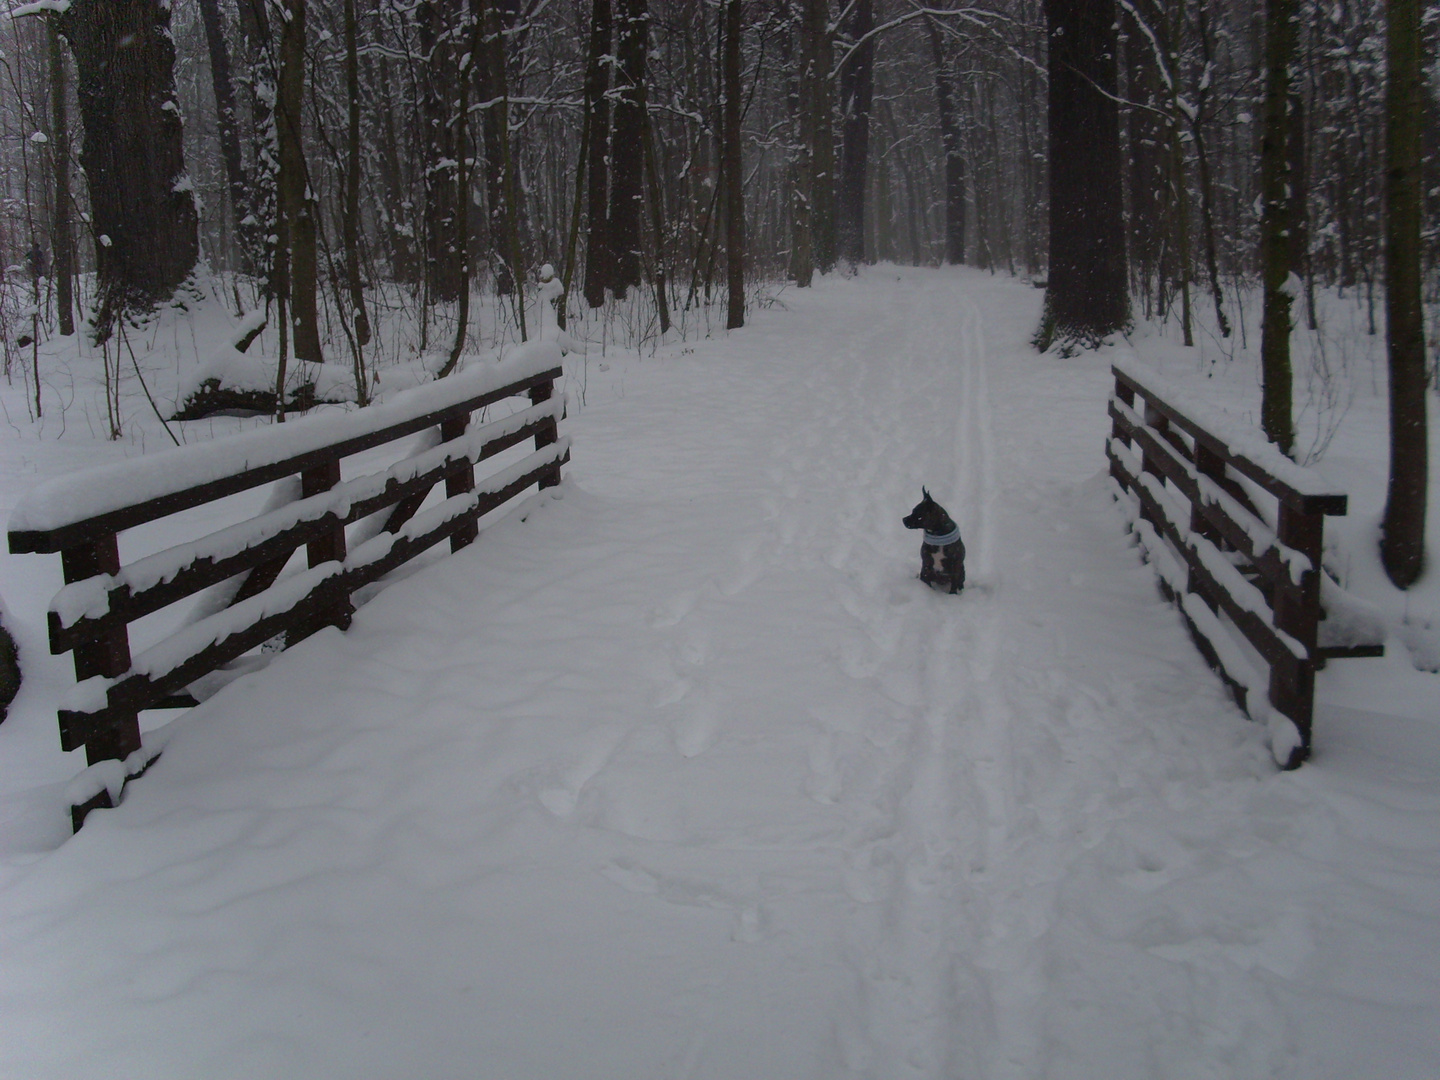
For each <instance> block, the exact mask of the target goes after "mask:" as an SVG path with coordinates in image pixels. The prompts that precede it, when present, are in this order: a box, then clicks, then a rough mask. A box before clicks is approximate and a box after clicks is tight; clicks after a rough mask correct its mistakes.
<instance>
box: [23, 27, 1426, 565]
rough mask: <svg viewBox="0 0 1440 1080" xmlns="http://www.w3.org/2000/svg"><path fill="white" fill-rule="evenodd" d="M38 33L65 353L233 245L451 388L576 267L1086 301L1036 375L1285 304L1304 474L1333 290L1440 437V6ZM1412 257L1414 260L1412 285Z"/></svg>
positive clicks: (670, 291)
mask: <svg viewBox="0 0 1440 1080" xmlns="http://www.w3.org/2000/svg"><path fill="white" fill-rule="evenodd" d="M10 7H11V8H12V9H13V10H14V11H15V12H16V17H13V18H11V19H9V20H6V21H5V24H4V25H3V26H0V36H3V41H4V45H3V60H0V68H3V70H0V78H3V81H4V92H3V96H0V163H3V176H4V181H3V188H0V257H3V259H4V262H5V264H6V265H16V266H18V265H20V264H21V263H22V262H23V260H24V258H25V255H26V253H27V252H31V251H33V250H34V249H35V248H36V247H37V246H38V247H39V248H40V249H43V251H42V255H43V264H44V275H43V276H44V277H45V279H46V281H47V282H49V283H50V288H49V289H48V291H47V292H46V303H47V305H48V306H47V310H48V311H53V312H54V316H53V318H54V320H55V324H56V326H57V329H58V330H59V332H62V333H68V332H72V331H73V328H74V317H75V315H76V314H77V313H78V312H79V304H80V303H81V296H80V294H79V293H78V292H77V291H76V290H75V288H74V283H75V281H76V280H77V279H78V275H80V274H82V273H88V272H90V271H94V272H95V274H96V278H95V281H96V287H95V289H94V290H93V291H92V292H91V293H90V294H89V296H90V297H91V299H90V300H89V301H88V302H89V303H90V304H91V309H90V310H88V311H87V312H85V315H86V317H87V318H88V319H89V320H90V323H91V325H92V326H93V327H94V328H95V330H96V332H98V333H100V334H103V333H105V331H106V329H107V327H108V326H109V325H110V324H111V322H112V321H113V319H114V318H116V317H118V316H120V315H122V314H123V313H126V312H130V311H136V310H144V309H145V308H146V307H147V306H150V305H153V304H154V303H156V302H158V301H160V300H162V299H164V298H165V297H166V296H168V295H169V294H171V293H172V292H173V291H174V290H175V289H176V288H177V287H180V286H182V285H183V284H184V282H185V280H186V278H187V276H188V275H189V274H190V273H191V271H192V269H193V267H194V265H195V262H196V259H197V257H198V256H199V255H200V254H201V253H203V255H204V257H205V258H206V259H207V260H208V262H209V264H210V266H211V267H212V268H215V269H222V270H230V271H236V272H239V273H240V274H242V275H244V276H245V279H246V280H248V281H250V282H253V283H254V288H255V289H256V290H257V297H258V298H259V301H260V302H263V303H264V304H266V305H267V306H268V307H269V308H270V309H271V311H272V313H273V316H274V318H275V319H276V325H277V328H278V329H279V331H280V334H281V341H282V346H281V348H282V356H284V355H287V354H288V355H292V356H294V357H296V358H299V359H304V360H315V361H325V360H332V361H335V360H343V361H351V362H354V363H355V364H356V365H357V369H358V368H359V367H360V366H361V365H362V363H363V357H364V353H365V350H366V348H367V345H368V344H369V342H370V334H371V324H372V322H373V314H374V313H373V312H370V311H367V304H370V303H372V302H373V301H372V300H371V299H370V297H372V295H373V287H374V286H375V285H376V284H377V283H380V282H384V283H387V284H390V285H399V286H403V287H404V288H405V289H406V290H408V294H409V295H410V296H412V297H413V298H414V301H415V303H416V304H417V305H418V306H419V307H420V308H421V309H422V310H424V311H426V312H435V313H437V314H436V315H435V317H434V318H427V319H422V322H421V326H422V337H424V336H428V335H430V334H432V333H433V334H436V335H439V334H440V333H441V328H442V326H443V327H444V330H445V340H443V341H428V340H427V341H422V347H427V348H432V349H433V348H444V349H446V350H448V351H449V353H450V354H451V363H452V364H453V363H454V360H455V358H457V357H458V356H459V354H460V351H461V350H462V348H463V346H464V343H465V341H466V336H467V333H468V332H469V331H470V329H471V327H470V319H469V310H470V309H469V305H470V302H471V296H472V293H476V292H477V291H478V292H480V293H488V294H490V295H493V296H498V297H501V298H508V300H509V304H510V311H511V312H512V314H513V319H514V321H515V323H516V324H517V330H518V332H519V333H520V334H521V335H523V334H524V333H526V331H527V328H526V327H525V326H524V320H525V308H524V304H523V302H521V300H522V299H523V297H522V296H520V295H518V294H520V293H523V289H524V285H525V282H526V281H527V280H529V279H531V278H533V276H534V273H535V271H536V269H537V268H538V267H539V266H540V265H541V264H543V263H551V264H553V265H554V266H556V267H558V268H559V273H560V276H561V277H562V279H563V281H564V282H565V284H566V286H567V289H568V290H569V291H570V292H571V293H572V294H573V295H575V296H576V297H577V299H578V298H583V302H584V303H585V304H587V305H589V306H590V307H592V308H598V307H602V306H604V305H606V304H608V303H611V302H613V301H615V300H619V299H624V298H628V297H631V295H632V294H635V293H638V294H640V295H641V296H642V297H645V298H646V300H645V303H646V304H647V305H648V307H649V308H650V309H651V310H653V317H654V319H655V320H656V322H657V324H658V327H659V328H660V329H663V328H665V327H667V326H668V325H669V322H670V319H671V316H672V313H673V312H675V311H677V310H683V309H686V308H688V307H690V306H692V305H694V304H696V303H697V302H698V301H700V300H705V299H708V298H709V297H710V296H711V295H712V294H718V293H720V292H721V291H722V290H723V291H724V292H725V293H726V295H727V299H728V304H727V322H728V324H729V325H731V326H737V325H740V324H741V323H742V322H743V320H744V317H745V304H746V299H745V283H746V281H755V280H760V279H772V280H774V279H784V278H788V279H790V280H792V281H793V282H795V284H797V285H799V286H802V287H803V286H806V285H809V284H810V283H811V282H812V281H813V279H814V275H815V274H817V273H819V274H826V273H831V272H836V271H839V272H846V271H848V270H849V269H850V268H852V267H855V266H858V265H861V264H865V263H871V262H876V261H885V260H894V261H898V262H904V263H915V264H937V263H942V262H945V263H968V264H971V265H973V266H977V267H981V268H984V269H988V270H991V271H1003V272H1007V273H1016V274H1026V275H1031V276H1034V277H1037V278H1044V277H1047V276H1048V285H1049V288H1048V290H1047V297H1046V305H1045V315H1044V319H1043V322H1042V325H1041V327H1040V328H1039V331H1038V333H1037V344H1039V345H1042V346H1044V347H1060V348H1061V349H1062V350H1063V349H1071V348H1078V347H1084V346H1086V345H1089V344H1093V343H1094V342H1095V341H1098V340H1101V339H1103V338H1104V337H1105V335H1106V334H1108V333H1110V332H1113V331H1114V330H1116V329H1119V328H1122V327H1124V326H1125V325H1126V324H1127V323H1128V322H1129V320H1130V319H1131V318H1132V313H1133V315H1139V316H1142V317H1145V318H1153V317H1159V316H1165V317H1169V318H1173V319H1174V320H1176V322H1177V323H1178V324H1179V326H1180V328H1181V332H1182V334H1183V335H1184V338H1185V340H1186V342H1187V343H1188V342H1190V341H1192V340H1193V337H1194V334H1195V332H1196V331H1195V318H1196V313H1197V312H1198V311H1201V310H1203V311H1204V312H1205V313H1206V316H1207V320H1208V322H1209V324H1210V325H1212V326H1213V327H1214V328H1215V331H1216V332H1217V333H1218V334H1220V335H1221V336H1229V335H1231V334H1233V333H1235V332H1237V329H1238V328H1240V327H1241V325H1242V324H1241V319H1240V318H1239V314H1240V305H1241V304H1242V303H1244V302H1245V301H1246V299H1247V293H1246V289H1247V287H1253V286H1255V285H1259V286H1261V288H1262V294H1263V306H1264V313H1265V314H1264V327H1265V329H1264V333H1263V342H1262V346H1263V356H1264V365H1265V380H1266V404H1265V410H1264V416H1263V420H1264V426H1265V429H1266V432H1267V434H1269V435H1270V437H1271V438H1272V439H1274V440H1275V441H1276V442H1277V443H1278V444H1279V445H1280V446H1281V447H1282V448H1285V449H1287V450H1288V449H1289V448H1290V442H1291V440H1292V438H1293V435H1292V432H1291V423H1292V421H1291V404H1290V401H1289V389H1288V381H1287V380H1288V377H1289V376H1288V371H1289V359H1288V342H1289V338H1290V334H1291V330H1292V328H1293V326H1294V325H1295V324H1296V323H1297V322H1299V321H1300V320H1305V321H1308V322H1310V323H1311V324H1312V325H1313V323H1314V320H1315V319H1316V305H1315V291H1316V289H1317V288H1321V287H1324V288H1335V289H1340V290H1343V291H1344V292H1345V293H1347V294H1349V295H1358V296H1359V298H1360V299H1361V302H1362V303H1363V304H1364V305H1365V308H1366V310H1367V311H1368V312H1369V314H1370V318H1371V319H1372V321H1373V325H1376V326H1378V321H1379V320H1378V312H1380V311H1384V310H1387V308H1386V305H1387V304H1388V305H1389V308H1388V310H1389V314H1390V320H1389V321H1390V323H1391V324H1394V325H1401V324H1404V325H1409V324H1410V323H1414V325H1415V326H1417V327H1420V329H1418V330H1415V331H1413V332H1412V331H1410V330H1404V328H1403V326H1402V337H1403V336H1404V335H1406V334H1408V335H1409V337H1408V338H1406V340H1405V341H1402V342H1401V343H1400V345H1399V348H1400V351H1401V352H1402V353H1406V354H1407V355H1410V356H1411V357H1416V356H1418V359H1412V360H1411V361H1408V363H1409V364H1410V366H1409V367H1407V368H1404V369H1403V371H1402V374H1401V377H1400V381H1399V385H1400V386H1401V388H1402V391H1403V392H1404V393H1406V394H1408V395H1409V396H1410V399H1412V404H1411V407H1410V412H1408V413H1406V412H1404V410H1403V409H1402V413H1401V414H1400V418H1399V419H1398V420H1397V425H1398V428H1399V429H1406V430H1408V428H1407V425H1408V427H1409V428H1413V427H1414V423H1415V421H1414V413H1415V410H1414V405H1413V401H1414V400H1419V402H1420V416H1421V422H1422V428H1423V412H1424V409H1423V397H1424V392H1425V391H1424V387H1425V385H1426V384H1427V383H1429V384H1431V385H1433V384H1434V383H1435V379H1436V375H1435V369H1434V367H1433V364H1432V366H1430V367H1428V368H1427V366H1426V360H1425V342H1424V335H1423V325H1422V324H1423V308H1422V306H1421V305H1422V300H1424V301H1428V302H1430V303H1431V304H1434V303H1435V302H1437V300H1440V228H1437V222H1440V215H1437V210H1440V111H1437V106H1436V91H1437V78H1440V75H1437V68H1436V42H1437V37H1440V18H1437V15H1436V10H1435V9H1434V7H1433V5H1432V6H1430V7H1429V8H1428V9H1426V10H1422V7H1421V5H1420V3H1419V2H1418V0H1263V2H1260V0H976V2H973V3H971V2H966V0H843V2H842V0H173V2H168V3H167V2H163V0H66V2H56V0H40V2H39V3H31V4H19V3H17V2H16V0H10ZM1402 39H1403V40H1402ZM1397 40H1399V46H1398V51H1397ZM1397 57H1400V58H1401V59H1400V60H1397V59H1396V58H1397ZM1407 58H1408V59H1407ZM1406 65H1409V66H1406ZM1407 72H1411V74H1406V73H1407ZM1402 84H1403V85H1402ZM76 132H78V133H79V138H78V139H77V138H75V133H76ZM1387 133H1388V134H1389V136H1391V138H1390V141H1389V142H1388V143H1387ZM1397 143H1400V144H1404V146H1403V147H1402V149H1401V151H1399V152H1400V153H1401V156H1402V158H1403V161H1401V159H1399V158H1394V157H1392V156H1389V155H1393V154H1395V153H1396V152H1397V151H1396V147H1395V144H1397ZM1407 148H1408V149H1407ZM1405 155H1408V156H1405ZM1397 162H1398V164H1397ZM1406 162H1408V163H1409V164H1405V163H1406ZM1397 170H1398V172H1397ZM1407 170H1408V171H1407ZM1396 176H1403V177H1405V178H1406V179H1405V181H1404V183H1403V184H1400V185H1399V186H1394V185H1395V177H1396ZM1392 211H1393V212H1392ZM1406 215H1408V216H1406ZM1397 222H1399V224H1398V225H1397ZM1407 238H1412V239H1407ZM1407 245H1408V246H1407ZM1387 253H1389V256H1387ZM1391 256H1393V257H1396V258H1398V259H1400V260H1401V261H1403V262H1405V265H1407V266H1409V265H1413V266H1414V268H1415V269H1414V272H1413V274H1411V276H1410V277H1409V278H1407V277H1405V276H1404V274H1403V273H1402V274H1401V278H1400V279H1399V280H1400V282H1401V287H1400V288H1396V289H1390V290H1387V288H1386V284H1387V282H1390V281H1392V280H1395V278H1394V273H1395V271H1394V269H1393V266H1394V265H1399V263H1395V264H1393V265H1392V264H1389V263H1387V257H1391ZM1387 266H1388V267H1390V269H1387ZM36 276H37V278H38V276H39V275H36ZM1412 279H1413V283H1412ZM1412 295H1413V300H1412V299H1411V297H1412ZM1397 302H1398V303H1399V305H1400V306H1399V307H1398V308H1397V307H1396V304H1397ZM1397 311H1398V312H1399V315H1398V316H1397V314H1396V312H1397ZM442 313H443V314H442ZM1397 320H1398V322H1397ZM1406 320H1409V322H1406ZM322 323H323V324H324V325H323V326H322ZM325 327H328V329H326V328H325ZM432 328H433V329H432ZM1392 331H1393V326H1392ZM1406 341H1408V342H1409V344H1406ZM1407 350H1408V353H1407ZM1417 350H1418V351H1417ZM1412 369H1413V374H1406V373H1409V372H1411V371H1412ZM1407 379H1408V381H1407ZM1416 380H1418V382H1417V381H1416ZM1406 387H1410V389H1404V388H1406ZM1416 387H1418V389H1416ZM1409 453H1410V456H1411V457H1413V448H1412V450H1411V451H1410V452H1409ZM1401 456H1402V458H1403V457H1404V456H1405V455H1404V453H1402V454H1401ZM1412 486H1413V485H1412ZM1395 498H1396V500H1397V501H1400V496H1398V495H1397V496H1395ZM1421 516H1422V519H1423V510H1422V514H1421ZM1398 528H1399V526H1398V525H1396V526H1395V528H1394V529H1393V530H1392V531H1391V532H1389V533H1387V536H1391V537H1393V536H1394V535H1398ZM1387 543H1389V544H1390V547H1391V548H1393V547H1394V544H1393V543H1391V542H1390V541H1389V540H1387ZM1387 550H1388V549H1387ZM1389 558H1390V556H1389V555H1388V554H1387V559H1389ZM1400 561H1402V562H1403V561H1405V560H1404V559H1401V560H1400ZM1411 561H1413V560H1411Z"/></svg>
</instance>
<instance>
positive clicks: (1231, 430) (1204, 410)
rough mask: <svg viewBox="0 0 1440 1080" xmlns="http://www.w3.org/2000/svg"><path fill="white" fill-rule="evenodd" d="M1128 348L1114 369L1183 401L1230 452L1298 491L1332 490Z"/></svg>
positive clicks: (1196, 420)
mask: <svg viewBox="0 0 1440 1080" xmlns="http://www.w3.org/2000/svg"><path fill="white" fill-rule="evenodd" d="M1127 352H1128V350H1117V352H1116V355H1115V356H1114V357H1113V358H1112V360H1111V362H1112V363H1113V364H1114V366H1115V369H1116V370H1117V371H1119V372H1121V373H1122V374H1125V375H1127V376H1129V377H1130V378H1132V379H1134V380H1135V381H1136V382H1137V383H1138V384H1139V385H1140V386H1142V387H1144V388H1145V389H1148V390H1150V391H1151V392H1152V393H1154V394H1156V395H1157V396H1158V397H1159V398H1160V400H1162V401H1166V402H1178V401H1185V403H1186V404H1185V405H1184V407H1183V408H1182V407H1179V406H1177V408H1180V411H1181V413H1182V415H1184V416H1185V417H1186V418H1188V419H1189V420H1191V421H1193V422H1194V423H1196V424H1199V425H1200V426H1201V427H1202V428H1204V429H1205V430H1206V431H1208V432H1209V433H1210V434H1212V435H1214V436H1215V437H1216V438H1217V439H1219V440H1220V441H1221V443H1222V444H1223V445H1224V446H1225V448H1226V449H1227V450H1228V451H1229V452H1230V454H1231V455H1232V456H1235V457H1243V458H1248V459H1249V460H1250V461H1252V462H1254V463H1255V464H1256V465H1259V466H1260V467H1261V468H1262V469H1264V470H1265V471H1266V472H1268V473H1269V474H1270V475H1271V476H1273V477H1275V478H1276V479H1277V480H1279V481H1280V482H1281V483H1284V484H1288V485H1289V486H1290V487H1292V488H1294V489H1295V490H1296V491H1297V492H1299V493H1300V494H1301V495H1328V494H1332V493H1333V492H1331V490H1330V487H1329V485H1327V483H1326V481H1325V479H1324V477H1322V476H1319V475H1318V474H1316V473H1315V472H1314V471H1313V470H1310V469H1306V468H1303V467H1302V466H1299V465H1296V464H1295V462H1293V461H1291V460H1290V459H1289V458H1287V457H1286V456H1285V455H1284V454H1282V453H1280V451H1279V450H1277V449H1276V448H1275V445H1274V444H1273V443H1271V442H1268V441H1267V440H1266V439H1265V437H1264V435H1262V434H1261V433H1260V431H1259V429H1257V428H1255V427H1253V426H1252V425H1249V424H1245V423H1241V422H1237V420H1236V419H1235V418H1234V417H1231V416H1227V415H1226V414H1225V413H1223V412H1220V411H1219V410H1216V409H1212V408H1209V407H1207V406H1205V405H1202V404H1198V403H1195V402H1193V401H1192V400H1190V399H1188V398H1187V396H1186V395H1185V394H1184V392H1183V391H1182V390H1181V389H1180V387H1179V386H1178V385H1176V384H1175V383H1172V382H1171V381H1170V380H1168V379H1166V378H1165V377H1164V375H1162V374H1160V373H1158V372H1156V371H1155V370H1154V369H1152V368H1149V367H1147V366H1145V365H1144V364H1143V363H1138V362H1137V361H1136V360H1135V358H1134V357H1133V354H1132V355H1126V353H1127Z"/></svg>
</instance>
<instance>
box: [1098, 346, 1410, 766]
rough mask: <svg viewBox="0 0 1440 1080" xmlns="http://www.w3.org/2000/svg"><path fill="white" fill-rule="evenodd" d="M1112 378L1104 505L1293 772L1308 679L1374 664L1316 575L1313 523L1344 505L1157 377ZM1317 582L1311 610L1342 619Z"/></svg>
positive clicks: (1128, 370) (1311, 690)
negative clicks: (1335, 668)
mask: <svg viewBox="0 0 1440 1080" xmlns="http://www.w3.org/2000/svg"><path fill="white" fill-rule="evenodd" d="M1111 370H1112V372H1113V373H1114V376H1115V392H1114V395H1113V396H1112V397H1111V398H1110V408H1109V412H1110V418H1111V421H1112V429H1111V435H1110V438H1109V440H1108V442H1107V445H1106V453H1107V456H1108V457H1109V459H1110V475H1111V476H1112V477H1113V478H1114V480H1115V482H1116V485H1117V487H1116V490H1115V497H1116V498H1117V500H1119V501H1120V502H1121V504H1122V506H1124V507H1126V509H1127V510H1128V512H1129V516H1130V520H1131V527H1132V528H1133V529H1134V531H1135V533H1136V535H1137V536H1138V538H1139V540H1140V545H1141V548H1142V549H1143V551H1144V553H1145V557H1146V559H1147V561H1149V562H1150V563H1151V565H1152V566H1154V568H1155V570H1156V573H1157V574H1158V575H1159V578H1160V588H1161V591H1162V592H1164V594H1165V595H1166V597H1167V598H1168V599H1170V600H1171V601H1172V602H1174V603H1175V604H1176V605H1177V606H1178V607H1179V608H1180V610H1181V612H1182V614H1183V615H1184V617H1185V621H1186V623H1187V624H1188V625H1189V628H1190V632H1191V635H1192V636H1193V637H1194V639H1195V643H1196V645H1197V646H1198V647H1199V649H1200V651H1201V653H1203V654H1204V656H1205V658H1206V660H1207V661H1209V663H1210V665H1211V667H1213V668H1215V669H1216V670H1217V671H1218V672H1219V673H1220V675H1221V677H1222V678H1223V679H1224V680H1225V681H1226V683H1227V684H1228V685H1229V686H1230V688H1231V690H1232V691H1233V692H1234V694H1235V699H1236V701H1237V702H1238V703H1239V704H1240V707H1241V708H1243V709H1244V710H1245V711H1246V712H1247V713H1249V714H1250V716H1251V717H1253V718H1254V719H1256V720H1258V721H1261V722H1264V723H1266V724H1267V726H1268V728H1269V731H1270V746H1271V750H1272V751H1273V752H1274V754H1275V760H1276V761H1277V762H1278V763H1279V764H1280V765H1282V766H1283V767H1285V768H1287V769H1293V768H1295V767H1297V766H1298V765H1299V764H1300V763H1301V762H1302V761H1304V760H1305V758H1306V757H1307V756H1308V755H1309V752H1310V727H1311V717H1312V714H1313V711H1314V703H1315V671H1316V669H1317V668H1319V667H1322V666H1323V665H1324V663H1325V660H1326V659H1327V658H1331V657H1341V656H1380V655H1383V653H1384V645H1383V641H1384V629H1383V627H1381V626H1379V625H1377V624H1375V623H1374V622H1373V621H1372V620H1367V619H1366V618H1364V617H1363V612H1360V613H1358V614H1357V612H1356V611H1355V610H1353V609H1352V608H1351V607H1347V606H1346V605H1345V599H1346V594H1345V593H1344V592H1343V590H1341V589H1340V588H1339V586H1338V585H1336V584H1335V583H1334V582H1332V581H1330V580H1328V578H1327V576H1326V575H1325V573H1324V570H1323V567H1322V565H1321V553H1322V551H1323V549H1324V521H1325V518H1326V517H1327V516H1338V515H1343V514H1344V513H1345V512H1346V505H1347V501H1348V500H1347V497H1346V496H1345V495H1343V494H1336V493H1333V492H1329V491H1326V490H1325V489H1324V486H1323V485H1322V484H1321V483H1319V482H1318V480H1317V478H1316V477H1315V475H1314V474H1313V473H1310V472H1309V471H1308V470H1305V469H1302V468H1301V467H1300V466H1298V465H1296V464H1295V463H1294V462H1292V461H1290V460H1289V459H1288V458H1285V457H1284V456H1283V455H1282V454H1280V452H1279V451H1278V450H1277V449H1276V448H1275V447H1274V446H1272V445H1271V444H1269V443H1267V442H1265V441H1264V440H1262V439H1260V438H1259V436H1258V435H1256V434H1255V433H1253V432H1251V431H1249V430H1248V429H1245V430H1241V429H1239V428H1237V427H1236V426H1235V422H1234V421H1233V420H1231V419H1230V418H1228V417H1224V416H1221V415H1208V414H1207V413H1206V412H1205V411H1204V410H1202V409H1198V408H1189V409H1187V410H1186V411H1185V412H1181V411H1180V409H1179V408H1177V407H1176V405H1175V404H1174V402H1175V400H1176V399H1177V398H1178V395H1177V394H1176V393H1175V392H1174V390H1173V389H1171V388H1170V387H1167V386H1165V385H1164V384H1163V383H1162V382H1161V380H1160V379H1159V378H1158V377H1157V376H1154V375H1153V374H1151V373H1149V372H1144V371H1142V370H1141V369H1138V368H1135V367H1132V366H1131V365H1129V364H1125V363H1116V364H1114V365H1113V366H1112V368H1111ZM1162 395H1163V396H1162ZM1137 399H1138V400H1139V401H1141V402H1143V405H1137ZM1202 421H1203V423H1202ZM1137 451H1138V452H1137ZM1322 582H1323V588H1324V595H1323V602H1324V605H1325V606H1326V607H1334V608H1337V609H1342V608H1343V610H1337V611H1336V612H1335V614H1336V615H1337V617H1336V618H1334V619H1327V618H1326V614H1327V612H1326V610H1325V608H1324V607H1322ZM1266 667H1268V669H1269V673H1268V677H1266V676H1265V675H1264V674H1262V670H1261V669H1262V668H1266Z"/></svg>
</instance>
